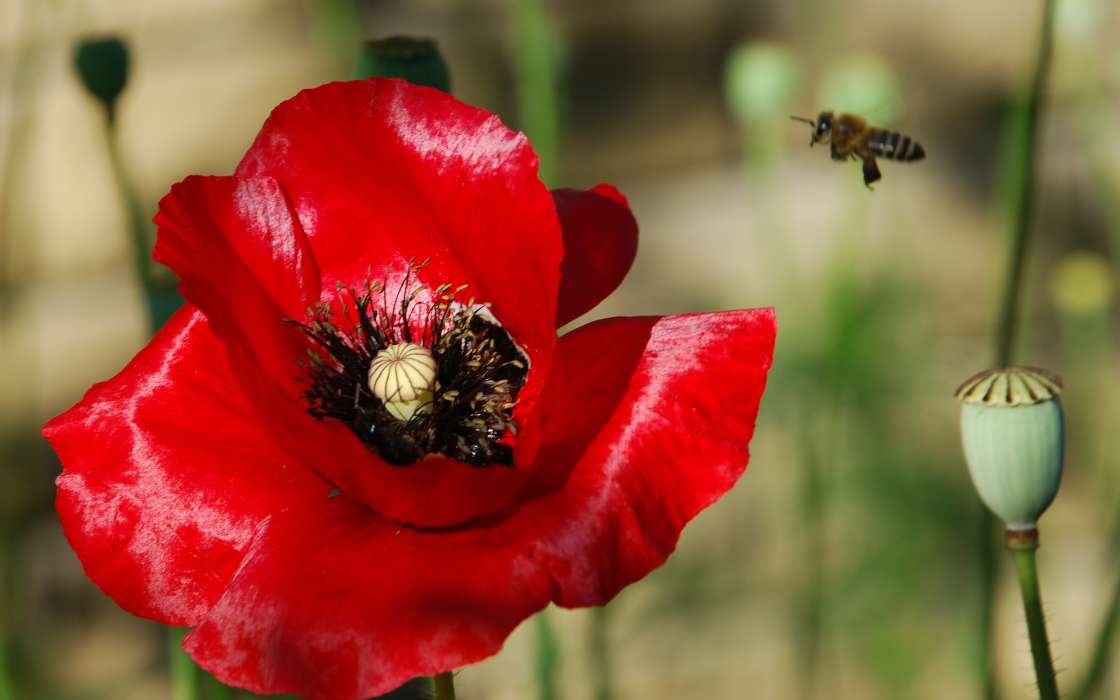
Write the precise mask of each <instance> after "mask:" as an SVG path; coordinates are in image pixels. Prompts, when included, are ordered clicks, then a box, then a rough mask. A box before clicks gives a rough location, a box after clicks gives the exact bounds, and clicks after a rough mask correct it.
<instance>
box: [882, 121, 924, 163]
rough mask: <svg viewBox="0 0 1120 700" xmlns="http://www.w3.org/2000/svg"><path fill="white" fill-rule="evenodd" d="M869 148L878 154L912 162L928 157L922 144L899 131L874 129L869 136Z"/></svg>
mask: <svg viewBox="0 0 1120 700" xmlns="http://www.w3.org/2000/svg"><path fill="white" fill-rule="evenodd" d="M867 148H868V149H869V150H870V151H871V152H872V153H874V154H875V155H877V156H880V157H883V158H889V159H891V160H901V161H903V162H907V163H908V162H910V161H914V160H921V159H922V158H925V157H926V150H925V149H924V148H922V144H920V143H918V142H917V141H914V140H912V139H911V138H910V137H909V136H903V135H902V134H900V133H898V132H897V131H887V130H886V129H873V130H872V131H871V135H870V136H869V137H868V138H867Z"/></svg>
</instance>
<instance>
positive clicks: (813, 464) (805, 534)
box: [795, 431, 827, 700]
mask: <svg viewBox="0 0 1120 700" xmlns="http://www.w3.org/2000/svg"><path fill="white" fill-rule="evenodd" d="M826 432H827V431H826ZM817 444H818V443H817V442H816V441H814V440H806V441H805V442H803V443H802V450H801V459H800V460H798V461H799V463H800V466H801V475H800V476H801V494H800V495H801V504H800V505H801V519H802V522H803V524H804V527H803V528H802V530H801V534H802V538H801V540H802V541H801V553H802V557H803V562H804V566H805V568H804V569H803V570H802V579H801V580H802V586H801V590H800V591H799V592H798V605H797V610H796V620H795V623H796V624H795V629H796V638H797V647H798V664H799V666H800V667H801V672H800V673H799V674H798V680H799V697H801V698H804V699H805V700H810V698H813V697H816V694H817V680H818V675H819V668H820V641H821V622H822V620H823V618H824V600H823V593H824V574H825V572H824V558H825V545H824V508H825V502H824V479H823V476H824V475H823V473H822V469H821V466H822V465H821V461H820V454H819V452H818V450H817V449H816V445H817ZM820 444H827V442H823V441H822V442H821V443H820Z"/></svg>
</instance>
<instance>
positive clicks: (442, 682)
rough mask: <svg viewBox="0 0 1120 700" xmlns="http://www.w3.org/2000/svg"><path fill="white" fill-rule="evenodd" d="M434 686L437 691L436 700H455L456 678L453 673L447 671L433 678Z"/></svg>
mask: <svg viewBox="0 0 1120 700" xmlns="http://www.w3.org/2000/svg"><path fill="white" fill-rule="evenodd" d="M432 686H433V687H434V688H435V691H436V700H455V678H454V677H453V676H452V675H451V671H445V672H444V673H441V674H439V675H438V676H435V677H434V678H432Z"/></svg>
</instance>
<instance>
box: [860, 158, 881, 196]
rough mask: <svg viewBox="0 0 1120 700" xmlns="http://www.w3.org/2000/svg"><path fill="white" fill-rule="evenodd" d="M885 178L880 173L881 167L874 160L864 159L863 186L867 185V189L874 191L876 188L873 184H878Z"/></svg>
mask: <svg viewBox="0 0 1120 700" xmlns="http://www.w3.org/2000/svg"><path fill="white" fill-rule="evenodd" d="M882 178H883V174H882V173H880V172H879V166H878V165H877V164H876V163H875V159H874V158H864V159H863V184H865V185H867V189H869V190H873V189H875V188H874V187H872V186H871V183H873V182H877V181H878V180H881V179H882Z"/></svg>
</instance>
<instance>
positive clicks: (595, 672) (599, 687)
mask: <svg viewBox="0 0 1120 700" xmlns="http://www.w3.org/2000/svg"><path fill="white" fill-rule="evenodd" d="M609 615H610V612H609V611H608V610H607V608H605V607H600V608H592V609H591V635H590V636H591V639H590V640H589V644H588V647H589V649H590V651H591V685H592V688H593V693H594V696H593V697H594V698H595V700H612V698H614V690H613V688H612V684H611V645H610V640H608V639H607V629H608V625H607V618H608V616H609Z"/></svg>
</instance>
